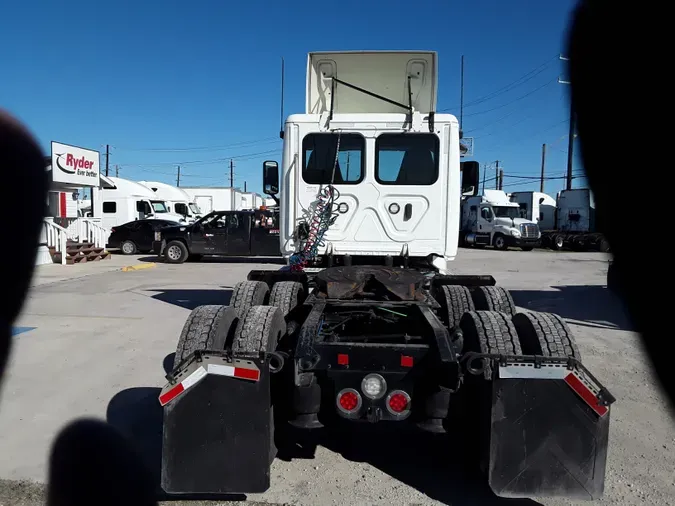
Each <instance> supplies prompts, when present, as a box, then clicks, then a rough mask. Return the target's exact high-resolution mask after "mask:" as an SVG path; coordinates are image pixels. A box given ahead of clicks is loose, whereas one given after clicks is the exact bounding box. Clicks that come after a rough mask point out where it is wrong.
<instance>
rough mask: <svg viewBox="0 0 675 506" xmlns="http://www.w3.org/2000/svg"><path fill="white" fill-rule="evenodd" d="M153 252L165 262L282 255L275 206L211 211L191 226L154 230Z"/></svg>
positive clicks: (179, 262)
mask: <svg viewBox="0 0 675 506" xmlns="http://www.w3.org/2000/svg"><path fill="white" fill-rule="evenodd" d="M153 251H155V252H157V253H158V255H159V256H160V258H164V260H165V261H166V262H167V263H173V264H181V263H183V262H185V261H186V260H188V259H190V260H199V259H200V258H201V257H203V256H204V255H214V256H236V257H244V256H281V251H280V245H279V213H278V210H276V209H256V210H246V211H213V212H211V213H209V214H207V215H206V216H204V217H203V218H202V219H200V220H198V221H196V222H195V223H192V224H190V225H179V226H176V225H175V224H174V226H172V227H167V228H163V229H161V230H158V231H157V232H155V241H154V243H153Z"/></svg>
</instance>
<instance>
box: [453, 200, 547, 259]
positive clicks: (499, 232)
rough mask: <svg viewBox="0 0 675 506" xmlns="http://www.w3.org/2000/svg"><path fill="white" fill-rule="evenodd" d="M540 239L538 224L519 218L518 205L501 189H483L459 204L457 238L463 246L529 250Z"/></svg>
mask: <svg viewBox="0 0 675 506" xmlns="http://www.w3.org/2000/svg"><path fill="white" fill-rule="evenodd" d="M540 239H541V232H540V230H539V226H538V225H537V224H536V223H535V222H533V221H531V220H529V219H525V218H522V217H521V211H520V206H519V205H518V204H517V203H515V202H511V201H510V199H509V197H508V196H507V195H506V193H504V192H503V191H501V190H484V191H483V195H480V196H474V197H469V198H466V199H465V200H464V202H463V203H462V220H461V240H462V241H463V243H464V244H465V245H467V246H479V247H480V246H490V245H491V246H494V247H495V248H496V249H501V250H506V249H508V248H509V247H510V246H512V247H518V248H521V249H522V250H523V251H531V250H532V249H534V247H535V246H537V245H538V243H539V240H540Z"/></svg>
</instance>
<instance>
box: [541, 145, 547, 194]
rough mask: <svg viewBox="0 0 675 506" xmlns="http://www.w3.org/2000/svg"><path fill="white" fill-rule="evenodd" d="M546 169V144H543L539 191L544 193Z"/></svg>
mask: <svg viewBox="0 0 675 506" xmlns="http://www.w3.org/2000/svg"><path fill="white" fill-rule="evenodd" d="M545 169H546V144H542V145H541V182H540V183H539V191H540V192H541V193H544V171H545Z"/></svg>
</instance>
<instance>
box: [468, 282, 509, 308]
mask: <svg viewBox="0 0 675 506" xmlns="http://www.w3.org/2000/svg"><path fill="white" fill-rule="evenodd" d="M472 295H473V303H474V305H475V306H476V309H478V310H479V311H499V312H501V313H507V314H510V315H512V314H515V312H516V305H515V303H514V302H513V298H512V297H511V294H510V293H509V292H508V290H506V289H504V288H502V287H501V286H478V287H476V289H475V290H474V291H473V294H472Z"/></svg>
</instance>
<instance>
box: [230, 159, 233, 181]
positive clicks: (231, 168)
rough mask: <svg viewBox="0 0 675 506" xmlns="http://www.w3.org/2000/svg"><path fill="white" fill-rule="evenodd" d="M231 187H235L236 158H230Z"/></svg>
mask: <svg viewBox="0 0 675 506" xmlns="http://www.w3.org/2000/svg"><path fill="white" fill-rule="evenodd" d="M230 188H234V160H232V158H230Z"/></svg>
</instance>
